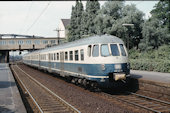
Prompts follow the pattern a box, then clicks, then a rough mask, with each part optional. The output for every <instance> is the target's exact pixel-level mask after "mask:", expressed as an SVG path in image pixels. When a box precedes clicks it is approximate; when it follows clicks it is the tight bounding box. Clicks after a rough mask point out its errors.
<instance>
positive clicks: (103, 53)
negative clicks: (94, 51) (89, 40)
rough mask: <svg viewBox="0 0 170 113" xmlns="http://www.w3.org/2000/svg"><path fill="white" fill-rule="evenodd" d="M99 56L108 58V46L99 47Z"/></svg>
mask: <svg viewBox="0 0 170 113" xmlns="http://www.w3.org/2000/svg"><path fill="white" fill-rule="evenodd" d="M101 56H104V57H106V56H110V53H109V48H108V45H107V44H102V45H101Z"/></svg>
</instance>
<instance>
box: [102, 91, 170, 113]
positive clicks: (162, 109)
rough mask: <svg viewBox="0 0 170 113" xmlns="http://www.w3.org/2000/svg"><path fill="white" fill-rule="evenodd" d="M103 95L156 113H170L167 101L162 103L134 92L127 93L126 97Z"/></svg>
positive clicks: (169, 105) (169, 103) (169, 104)
mask: <svg viewBox="0 0 170 113" xmlns="http://www.w3.org/2000/svg"><path fill="white" fill-rule="evenodd" d="M103 94H104V95H105V96H107V97H108V98H113V99H117V100H119V101H123V102H126V103H129V104H132V105H134V106H138V107H140V108H143V109H146V110H148V111H152V112H155V113H169V112H170V102H167V101H162V100H159V99H155V98H151V97H148V96H144V95H140V94H136V93H133V92H126V94H125V95H111V94H108V93H103Z"/></svg>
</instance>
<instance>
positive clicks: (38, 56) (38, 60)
mask: <svg viewBox="0 0 170 113" xmlns="http://www.w3.org/2000/svg"><path fill="white" fill-rule="evenodd" d="M38 57H39V60H38V65H39V68H40V67H41V65H40V60H41V59H40V54H39V56H38Z"/></svg>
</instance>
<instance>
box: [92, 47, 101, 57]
mask: <svg viewBox="0 0 170 113" xmlns="http://www.w3.org/2000/svg"><path fill="white" fill-rule="evenodd" d="M92 55H93V57H98V56H99V45H94V46H93V53H92Z"/></svg>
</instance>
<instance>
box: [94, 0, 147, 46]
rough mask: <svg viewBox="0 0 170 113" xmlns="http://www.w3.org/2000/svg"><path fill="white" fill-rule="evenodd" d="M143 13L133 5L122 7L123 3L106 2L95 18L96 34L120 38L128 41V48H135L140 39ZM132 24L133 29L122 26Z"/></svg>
mask: <svg viewBox="0 0 170 113" xmlns="http://www.w3.org/2000/svg"><path fill="white" fill-rule="evenodd" d="M143 16H144V14H143V12H141V11H139V10H138V9H137V8H136V6H135V5H127V6H125V5H124V2H123V1H108V2H106V3H105V4H104V6H103V7H102V8H101V10H100V11H99V14H98V15H97V17H96V18H95V25H97V27H96V31H97V34H105V33H106V34H111V35H115V36H117V37H120V38H122V39H123V40H124V41H125V42H127V40H128V39H129V42H130V48H132V47H134V46H137V47H138V44H139V41H140V39H141V38H142V34H141V31H142V27H141V23H143ZM125 23H126V24H134V27H129V26H126V27H125V26H123V25H122V24H125Z"/></svg>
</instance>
